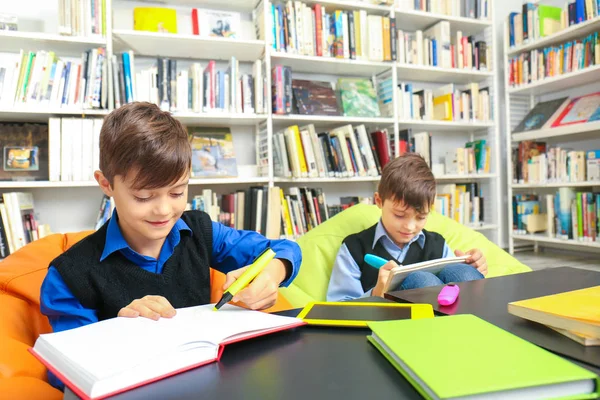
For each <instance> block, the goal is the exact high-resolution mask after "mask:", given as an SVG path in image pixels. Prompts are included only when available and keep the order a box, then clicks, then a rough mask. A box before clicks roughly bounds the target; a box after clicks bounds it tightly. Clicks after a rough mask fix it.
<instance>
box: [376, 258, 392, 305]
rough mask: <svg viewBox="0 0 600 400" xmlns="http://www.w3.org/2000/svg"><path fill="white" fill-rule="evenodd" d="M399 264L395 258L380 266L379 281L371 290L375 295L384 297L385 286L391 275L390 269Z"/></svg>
mask: <svg viewBox="0 0 600 400" xmlns="http://www.w3.org/2000/svg"><path fill="white" fill-rule="evenodd" d="M397 266H398V264H396V262H395V261H394V260H391V261H388V262H387V263H385V264H384V265H383V267H381V268H379V275H378V276H377V283H376V284H375V287H374V288H373V291H372V292H371V293H372V294H373V296H379V297H383V288H384V287H385V284H386V283H387V281H388V279H389V277H390V271H391V270H392V268H396V267H397Z"/></svg>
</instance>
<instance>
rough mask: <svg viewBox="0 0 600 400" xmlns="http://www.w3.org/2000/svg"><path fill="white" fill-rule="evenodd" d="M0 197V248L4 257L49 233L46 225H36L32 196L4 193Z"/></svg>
mask: <svg viewBox="0 0 600 400" xmlns="http://www.w3.org/2000/svg"><path fill="white" fill-rule="evenodd" d="M0 197H1V198H0V217H1V218H0V225H2V226H1V227H0V230H1V231H2V232H1V234H0V239H1V240H2V243H0V247H1V248H3V254H4V255H5V256H7V255H8V254H12V253H13V252H15V251H17V250H19V249H20V248H21V247H23V246H25V245H26V244H27V243H31V242H33V241H34V240H37V239H40V238H42V237H44V236H46V235H48V234H50V233H51V232H50V228H49V227H48V226H47V225H43V224H39V223H38V220H37V217H36V215H35V210H34V208H35V207H34V202H33V194H31V193H29V192H5V193H3V194H2V196H0Z"/></svg>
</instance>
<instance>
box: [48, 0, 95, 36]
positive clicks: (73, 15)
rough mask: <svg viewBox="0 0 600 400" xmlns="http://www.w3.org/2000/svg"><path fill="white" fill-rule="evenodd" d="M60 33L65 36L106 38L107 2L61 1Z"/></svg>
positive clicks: (89, 0)
mask: <svg viewBox="0 0 600 400" xmlns="http://www.w3.org/2000/svg"><path fill="white" fill-rule="evenodd" d="M58 33H59V34H60V35H65V36H106V1H95V0H60V1H59V2H58Z"/></svg>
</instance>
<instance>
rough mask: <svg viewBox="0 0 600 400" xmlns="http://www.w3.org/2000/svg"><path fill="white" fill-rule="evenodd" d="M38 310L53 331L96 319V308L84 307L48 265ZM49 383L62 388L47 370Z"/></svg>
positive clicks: (60, 383) (57, 273)
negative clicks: (46, 319) (45, 317)
mask: <svg viewBox="0 0 600 400" xmlns="http://www.w3.org/2000/svg"><path fill="white" fill-rule="evenodd" d="M40 310H41V312H42V314H44V315H45V316H47V317H48V321H49V322H50V325H51V326H52V330H53V332H60V331H65V330H68V329H73V328H78V327H80V326H83V325H88V324H91V323H94V322H97V321H98V316H97V314H96V310H92V309H89V308H85V307H84V306H82V305H81V303H80V302H79V300H77V298H76V297H75V296H74V295H73V293H72V292H71V291H70V290H69V288H68V287H67V285H66V283H65V281H64V280H63V279H62V277H61V276H60V273H59V272H58V271H57V270H56V268H54V267H52V266H50V268H48V273H47V274H46V278H44V282H42V288H41V291H40ZM48 380H49V381H50V384H51V385H52V386H54V387H56V388H58V389H61V390H62V389H63V387H64V385H63V383H62V382H61V381H60V380H59V379H58V378H57V377H56V376H54V374H52V372H50V371H48Z"/></svg>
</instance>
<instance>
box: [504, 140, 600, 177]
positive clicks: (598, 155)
mask: <svg viewBox="0 0 600 400" xmlns="http://www.w3.org/2000/svg"><path fill="white" fill-rule="evenodd" d="M512 158H513V182H514V183H560V182H565V183H566V182H591V181H598V182H599V183H600V150H586V151H574V150H569V149H564V148H560V147H551V148H547V146H546V143H543V142H534V141H530V140H526V141H522V142H520V143H519V144H518V147H516V148H514V149H513V152H512Z"/></svg>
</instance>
